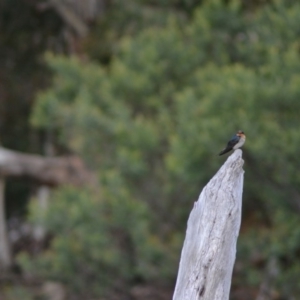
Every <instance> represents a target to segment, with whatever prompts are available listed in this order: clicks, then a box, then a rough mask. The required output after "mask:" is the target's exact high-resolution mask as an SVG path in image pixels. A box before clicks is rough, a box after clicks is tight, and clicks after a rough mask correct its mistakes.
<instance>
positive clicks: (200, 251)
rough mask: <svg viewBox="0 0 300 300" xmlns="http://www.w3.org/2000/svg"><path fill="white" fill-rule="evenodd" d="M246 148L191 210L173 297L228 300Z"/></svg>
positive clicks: (225, 166) (238, 224)
mask: <svg viewBox="0 0 300 300" xmlns="http://www.w3.org/2000/svg"><path fill="white" fill-rule="evenodd" d="M243 163H244V161H243V159H242V151H241V150H239V149H238V150H236V151H235V152H234V153H233V154H232V155H231V156H230V157H229V158H228V159H227V161H226V162H225V163H224V165H223V166H222V167H221V169H220V170H219V171H218V172H217V174H216V175H215V176H214V177H213V178H212V179H211V180H210V182H209V183H208V184H207V185H206V186H205V188H204V189H203V190H202V192H201V194H200V196H199V199H198V201H197V202H195V205H194V208H193V210H192V211H191V213H190V216H189V219H188V225H187V232H186V237H185V241H184V245H183V249H182V253H181V259H180V264H179V271H178V277H177V282H176V287H175V292H174V296H173V300H196V299H201V300H227V299H228V298H229V292H230V285H231V277H232V270H233V265H234V261H235V255H236V242H237V237H238V234H239V229H240V223H241V208H242V192H243V180H244V171H243V168H242V167H243Z"/></svg>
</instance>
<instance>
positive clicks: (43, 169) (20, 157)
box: [0, 147, 94, 186]
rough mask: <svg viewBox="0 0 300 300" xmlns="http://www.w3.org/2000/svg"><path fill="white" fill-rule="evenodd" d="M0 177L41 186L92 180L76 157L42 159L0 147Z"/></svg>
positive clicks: (79, 183)
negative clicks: (28, 179)
mask: <svg viewBox="0 0 300 300" xmlns="http://www.w3.org/2000/svg"><path fill="white" fill-rule="evenodd" d="M0 176H3V177H28V178H30V179H32V180H35V181H37V182H38V183H40V184H42V185H47V186H56V185H61V184H72V185H82V184H87V183H89V182H91V181H93V180H94V177H93V175H92V173H91V172H90V171H88V170H87V168H86V167H85V165H84V163H83V161H82V160H81V159H80V158H79V157H76V156H68V157H43V156H40V155H32V154H23V153H20V152H17V151H12V150H8V149H5V148H2V147H0Z"/></svg>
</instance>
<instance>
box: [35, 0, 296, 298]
mask: <svg viewBox="0 0 300 300" xmlns="http://www.w3.org/2000/svg"><path fill="white" fill-rule="evenodd" d="M299 17H300V5H299V4H297V3H295V4H288V3H287V4H286V3H285V2H284V1H276V2H274V3H271V4H269V5H265V6H262V7H261V8H260V9H258V10H257V11H256V12H255V13H252V14H250V13H249V12H248V11H244V10H243V6H242V3H241V2H240V1H229V3H228V4H224V3H223V2H222V1H207V2H205V3H204V4H203V5H201V7H200V8H199V9H198V10H196V11H195V12H194V15H193V18H192V20H191V21H189V22H186V24H184V26H183V24H182V23H181V21H179V19H178V18H177V17H176V16H174V15H173V16H170V17H168V18H167V20H166V22H165V26H164V27H163V28H157V27H151V28H144V29H143V30H141V31H140V32H139V33H138V34H136V35H135V36H134V37H131V36H125V37H124V38H123V39H122V41H121V43H120V48H119V51H118V52H117V53H116V54H115V56H114V57H113V59H112V61H111V63H110V65H109V67H103V66H100V65H97V64H95V63H81V62H80V61H79V60H77V59H75V58H65V57H53V56H48V58H47V61H48V63H49V65H50V67H51V68H52V69H53V70H54V74H55V77H54V81H53V85H52V87H51V88H49V89H48V90H46V91H44V92H43V93H41V94H40V95H39V97H38V99H37V102H36V105H35V108H34V111H33V115H32V122H33V124H34V125H35V126H40V127H44V128H52V129H54V130H55V131H57V132H59V137H60V142H61V143H63V144H64V146H66V147H68V148H69V149H71V150H72V151H75V152H77V153H78V154H80V155H81V156H82V157H84V158H85V159H86V161H87V162H88V164H89V165H90V166H91V167H93V168H94V170H96V171H98V173H99V179H100V182H101V186H102V188H103V199H105V200H103V201H104V202H103V203H105V205H108V203H109V204H110V205H112V207H111V208H110V209H109V211H110V213H103V211H102V210H100V211H99V212H98V214H99V215H101V216H102V218H101V220H102V221H101V222H104V223H103V224H102V223H101V222H100V221H98V220H97V223H93V220H94V218H93V217H87V218H85V222H82V223H83V224H84V225H82V226H86V228H87V229H86V231H85V234H84V235H83V236H84V239H82V240H80V239H79V241H80V245H79V246H78V247H79V249H81V250H80V252H79V254H78V257H81V256H83V257H84V253H85V251H83V250H82V249H83V248H82V247H85V244H86V245H91V246H93V245H94V244H93V243H94V241H95V240H96V242H95V243H96V244H97V245H98V243H99V248H101V247H104V246H105V245H107V243H113V241H111V240H110V237H111V233H110V231H109V230H107V228H106V226H108V225H109V227H110V226H112V227H113V226H117V228H120V227H121V228H122V229H123V230H124V231H125V232H127V233H128V234H129V236H130V237H131V238H132V244H133V245H134V247H135V252H134V253H133V252H132V253H128V252H127V254H126V255H127V260H123V259H122V255H123V254H124V253H123V251H120V248H118V245H115V244H110V247H109V248H112V249H113V250H111V251H110V252H109V254H107V256H106V254H105V251H104V252H102V254H99V253H100V252H99V253H98V254H95V255H96V256H97V255H100V257H99V261H103V264H104V265H105V266H107V268H108V269H107V270H108V271H107V272H108V273H110V274H115V273H114V272H119V273H120V274H121V277H122V279H123V281H124V282H126V280H132V279H133V277H134V276H135V275H137V274H138V276H142V277H143V278H145V279H146V280H147V276H148V275H149V277H150V278H153V277H155V275H158V273H157V272H158V262H161V261H164V263H163V265H164V267H163V268H164V269H160V274H159V276H160V278H165V279H164V280H166V281H168V280H170V279H172V276H174V273H172V272H173V271H174V265H176V256H177V255H178V248H179V247H180V243H181V239H182V234H183V233H184V228H185V225H186V224H185V222H186V217H187V214H188V212H189V210H190V208H191V206H192V203H193V201H194V200H196V198H197V196H198V193H199V190H200V189H201V187H202V186H204V185H205V184H206V182H207V181H208V180H209V178H211V177H212V175H213V174H214V173H215V172H216V170H217V169H218V168H219V167H220V165H221V163H222V161H221V159H220V158H218V157H217V153H218V152H219V151H220V150H221V147H222V146H224V144H225V143H226V141H227V139H228V138H229V137H230V135H231V134H232V133H233V132H235V131H236V130H237V129H243V130H244V131H245V132H246V135H247V138H248V142H247V143H246V146H245V151H244V157H245V169H246V176H245V191H244V203H245V207H246V208H247V211H246V213H245V218H247V217H248V216H250V215H252V214H256V215H258V220H259V222H261V223H262V222H264V218H267V219H269V220H270V228H268V229H265V230H264V231H259V232H258V233H256V234H255V235H251V234H249V235H248V236H247V239H246V242H242V243H241V253H242V254H243V255H245V256H247V255H251V254H252V253H253V252H255V249H254V248H255V247H257V248H258V247H260V250H261V252H262V253H263V255H264V256H263V259H265V260H268V257H270V256H272V255H276V256H278V257H281V256H283V255H286V256H288V255H287V252H289V251H292V252H294V253H297V251H298V250H297V249H299V245H298V243H297V237H298V232H297V230H295V229H294V228H296V227H297V225H296V224H299V220H298V218H297V217H295V218H294V216H293V217H290V215H291V214H292V213H293V212H292V211H293V209H294V208H297V207H298V211H299V203H298V202H299V188H298V182H299V174H298V170H297V164H296V163H297V154H298V145H299V143H300V134H299V131H298V127H299V117H298V111H299V108H300V107H299V95H300V76H299V74H300V73H299V71H300V60H299V47H300V44H299V40H298V33H299V29H298V20H299ZM287 20H288V22H287ZM277 29H278V30H277ZM220 145H221V146H220ZM58 195H59V194H58ZM72 195H74V198H73V200H72V201H71V202H72V204H73V205H74V207H77V206H78V207H77V208H76V211H77V213H78V216H79V217H80V218H81V217H84V211H85V209H86V212H87V213H91V214H94V213H95V212H97V209H92V208H91V207H93V205H94V204H93V201H91V200H88V199H94V197H89V196H86V195H85V196H84V197H82V200H80V199H81V198H80V194H79V195H78V194H77V193H74V194H72ZM60 197H61V199H65V201H67V200H66V199H67V198H68V197H67V194H66V195H65V194H64V195H62V196H59V197H58V198H60ZM101 199H102V198H101ZM89 201H91V202H89ZM81 202H82V204H80V203H81ZM60 203H64V202H63V201H61V202H60ZM84 203H85V204H84ZM97 203H98V202H97ZM99 203H102V202H99ZM81 205H83V206H84V207H85V205H87V206H86V208H81ZM69 206H70V205H69ZM69 206H68V205H66V206H63V207H59V206H57V207H56V208H55V215H56V216H57V218H58V219H60V218H63V219H62V220H63V222H66V224H67V220H66V218H70V220H69V221H70V222H71V224H73V221H74V220H75V219H76V218H75V216H72V214H71V215H70V216H69V215H67V216H66V211H68V207H69ZM141 207H142V208H141ZM69 208H70V207H69ZM90 210H92V211H93V212H89V211H90ZM278 211H279V214H278V213H277V212H278ZM130 214H133V216H132V219H133V222H132V221H131V219H129V218H128V217H127V216H128V215H130ZM263 214H265V215H263ZM280 214H282V217H280ZM146 215H147V217H146ZM64 216H65V217H64ZM73 218H75V219H74V220H73ZM72 220H73V221H72ZM145 220H147V222H146V224H145V223H144V222H145ZM51 222H54V221H53V220H52V221H51ZM51 222H50V223H51ZM285 222H286V223H287V226H286V227H283V228H281V227H282V223H285ZM50 223H49V224H50ZM89 223H91V224H90V225H89ZM51 224H52V223H51ZM134 224H138V226H137V225H136V227H138V230H137V228H133V227H135V226H134ZM73 225H74V224H73ZM73 225H72V226H71V227H72V228H73V227H74V226H73ZM61 226H62V225H60V226H58V227H54V228H52V227H51V228H52V231H53V233H54V234H55V238H54V241H53V243H52V246H51V248H50V250H49V251H50V253H51V255H52V258H53V261H54V260H55V259H57V262H56V264H57V266H58V267H57V268H58V269H59V270H60V271H61V270H62V269H63V267H62V266H63V265H64V264H65V263H66V262H67V261H68V259H70V258H68V257H69V255H66V256H63V255H64V253H66V252H65V250H64V247H65V243H67V244H68V243H72V238H71V237H70V239H66V240H64V239H61V242H59V243H58V242H56V239H57V236H58V237H59V234H60V231H61V229H59V228H61ZM82 226H80V227H78V229H79V228H81V227H82ZM89 226H91V228H89ZM96 228H103V229H102V232H103V235H102V236H101V237H99V236H97V234H95V236H94V233H95V230H96ZM80 230H81V229H80ZM135 230H137V231H135ZM288 233H291V235H289V234H288ZM85 235H86V236H85ZM89 235H91V237H88V236H89ZM266 236H270V240H268V241H266V240H265V237H266ZM280 236H289V237H288V238H287V242H286V244H285V245H282V241H278V240H276V239H278V237H280ZM90 238H91V239H92V240H91V241H90V240H89V239H90ZM85 239H87V240H85ZM98 239H101V241H100V240H99V241H98ZM74 240H76V241H78V236H77V235H75V237H74ZM57 243H58V244H57ZM60 243H62V244H63V245H64V247H63V246H61V244H60ZM101 243H103V244H101ZM151 243H153V245H154V246H153V247H150V246H149V245H151ZM103 245H104V246H103ZM69 248H71V246H69V244H68V249H69ZM88 248H90V247H88ZM104 248H105V247H104ZM84 249H85V248H84ZM165 249H168V252H169V254H168V255H166V251H165ZM68 251H70V250H68ZM114 251H116V252H114ZM96 252H97V251H96ZM125 252H126V251H125ZM274 252H275V254H274ZM170 253H172V255H170ZM88 255H90V254H88ZM110 255H111V256H110ZM89 257H90V256H89ZM91 257H93V256H91ZM136 257H138V258H137V260H136ZM94 259H96V258H94ZM133 259H134V260H135V261H136V262H135V263H134V266H135V267H134V268H133V267H132V265H130V264H128V262H129V261H130V260H133ZM290 259H291V260H292V261H293V264H288V265H285V268H286V269H285V270H284V274H286V276H280V277H278V284H279V283H280V284H279V285H278V293H281V294H282V295H286V293H287V292H286V290H287V289H288V290H289V293H288V295H289V296H291V295H295V294H297V293H298V292H299V291H298V290H297V288H296V287H294V288H293V287H292V286H290V285H289V280H290V278H291V276H295V274H298V272H299V268H298V263H299V261H298V260H299V259H298V258H297V255H292V256H291V257H290ZM245 260H247V259H246V258H244V259H243V261H245ZM40 261H41V262H42V263H45V262H47V259H46V257H45V256H42V257H41V258H40ZM83 261H84V264H85V265H86V266H88V265H89V264H92V262H93V259H91V260H88V259H87V258H86V259H85V258H83ZM72 264H73V263H72ZM74 264H75V263H74ZM245 266H246V264H245V265H244V267H245ZM92 267H94V264H92ZM110 268H111V269H110ZM159 268H161V267H159ZM250 268H252V271H253V272H251V271H249V274H246V275H249V276H246V275H245V278H246V279H247V283H248V284H249V285H251V284H253V285H256V286H257V285H258V284H259V282H257V281H255V280H253V278H254V277H255V276H253V274H254V273H255V274H257V273H259V272H260V273H261V270H258V269H257V268H256V267H255V266H253V265H251V266H249V268H247V269H250ZM70 269H71V268H69V270H70ZM44 270H45V273H44V275H45V276H49V274H53V273H51V272H50V271H49V270H51V269H49V268H44ZM71 270H72V271H74V269H71ZM98 272H99V274H98ZM101 272H102V271H101V269H100V268H98V269H97V270H96V271H95V274H96V273H97V276H100V277H99V278H101V276H104V275H103V274H100V273H101ZM282 272H283V271H282ZM71 273H72V272H70V273H69V274H71ZM59 274H61V276H65V275H63V274H64V272H58V273H57V276H58V275H59ZM66 274H67V271H66ZM128 274H131V276H129V277H128ZM134 274H135V275H134ZM146 274H147V276H146ZM163 274H164V276H163ZM111 276H114V275H110V278H111ZM132 276H133V277H132ZM256 278H257V276H256ZM62 280H63V278H62ZM68 280H70V279H68ZM102 280H103V281H104V280H107V278H105V279H102ZM244 284H246V283H244ZM83 288H84V284H83V285H82V289H83Z"/></svg>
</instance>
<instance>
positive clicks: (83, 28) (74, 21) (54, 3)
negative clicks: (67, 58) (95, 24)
mask: <svg viewBox="0 0 300 300" xmlns="http://www.w3.org/2000/svg"><path fill="white" fill-rule="evenodd" d="M39 7H40V9H46V8H48V7H53V8H54V9H55V10H56V12H57V13H58V14H59V15H60V17H61V18H62V19H63V20H64V22H65V23H66V24H68V25H69V26H70V27H71V28H72V29H73V30H74V31H75V32H76V33H77V34H78V36H79V37H85V36H86V35H87V34H88V31H89V28H88V26H87V25H86V24H85V22H84V21H83V20H82V19H81V18H80V17H79V16H78V15H77V14H76V13H75V11H74V10H73V9H72V7H69V6H68V5H67V4H66V3H64V1H61V0H48V1H47V2H44V3H40V4H39Z"/></svg>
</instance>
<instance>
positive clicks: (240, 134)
mask: <svg viewBox="0 0 300 300" xmlns="http://www.w3.org/2000/svg"><path fill="white" fill-rule="evenodd" d="M236 135H237V136H239V137H242V138H245V137H246V135H245V133H244V131H242V130H239V131H238V132H237V134H236Z"/></svg>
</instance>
